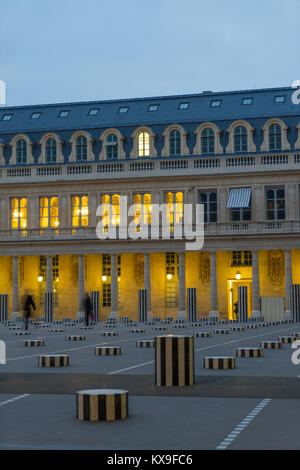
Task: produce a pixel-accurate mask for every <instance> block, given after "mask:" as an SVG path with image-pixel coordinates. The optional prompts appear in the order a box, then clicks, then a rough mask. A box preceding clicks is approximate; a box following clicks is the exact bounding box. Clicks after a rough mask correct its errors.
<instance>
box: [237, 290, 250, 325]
mask: <svg viewBox="0 0 300 470" xmlns="http://www.w3.org/2000/svg"><path fill="white" fill-rule="evenodd" d="M238 309H239V320H240V321H241V322H247V321H248V288H247V286H239V287H238Z"/></svg>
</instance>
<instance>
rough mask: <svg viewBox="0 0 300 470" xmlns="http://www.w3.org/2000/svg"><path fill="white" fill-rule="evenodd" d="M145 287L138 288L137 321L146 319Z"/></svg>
mask: <svg viewBox="0 0 300 470" xmlns="http://www.w3.org/2000/svg"><path fill="white" fill-rule="evenodd" d="M147 305H148V303H147V289H139V290H138V312H139V322H142V323H145V322H146V321H147Z"/></svg>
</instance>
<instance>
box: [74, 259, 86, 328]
mask: <svg viewBox="0 0 300 470" xmlns="http://www.w3.org/2000/svg"><path fill="white" fill-rule="evenodd" d="M83 301H84V255H78V312H77V315H76V318H77V319H80V318H83V317H84V308H83Z"/></svg>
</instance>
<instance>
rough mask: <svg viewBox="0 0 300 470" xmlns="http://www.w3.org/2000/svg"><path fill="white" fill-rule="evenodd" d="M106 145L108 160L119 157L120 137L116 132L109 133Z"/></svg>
mask: <svg viewBox="0 0 300 470" xmlns="http://www.w3.org/2000/svg"><path fill="white" fill-rule="evenodd" d="M105 146H106V158H107V160H113V159H114V158H118V137H117V136H116V135H115V134H109V135H108V136H107V137H106V141H105Z"/></svg>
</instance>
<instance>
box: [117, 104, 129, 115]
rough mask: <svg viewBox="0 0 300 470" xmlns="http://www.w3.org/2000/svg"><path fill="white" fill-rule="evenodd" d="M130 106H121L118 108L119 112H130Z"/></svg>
mask: <svg viewBox="0 0 300 470" xmlns="http://www.w3.org/2000/svg"><path fill="white" fill-rule="evenodd" d="M128 109H129V106H120V107H119V109H118V114H125V113H127V112H128Z"/></svg>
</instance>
